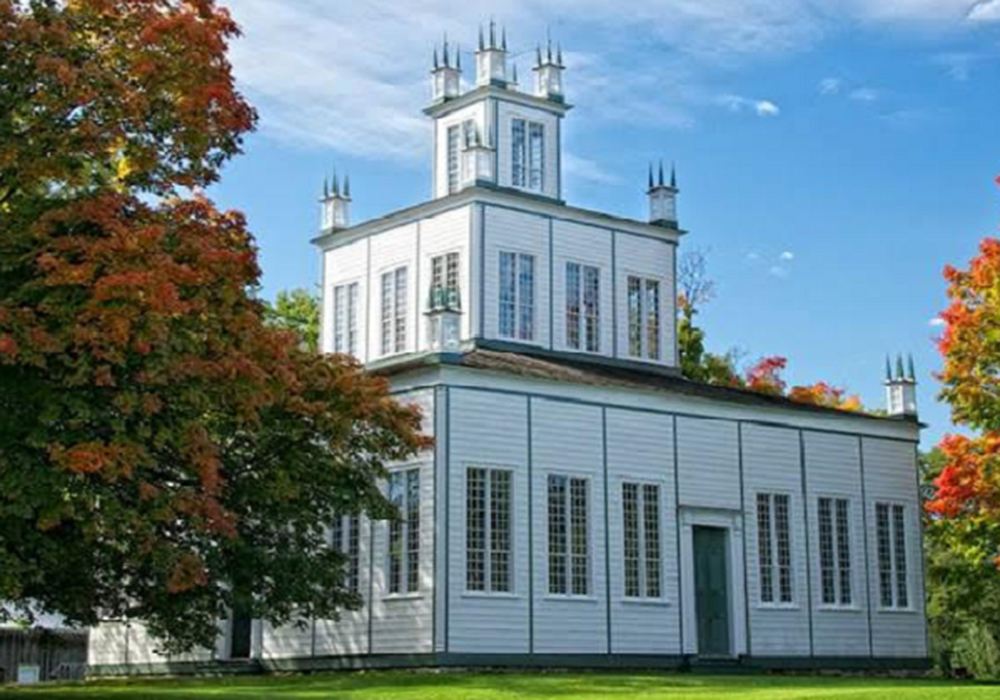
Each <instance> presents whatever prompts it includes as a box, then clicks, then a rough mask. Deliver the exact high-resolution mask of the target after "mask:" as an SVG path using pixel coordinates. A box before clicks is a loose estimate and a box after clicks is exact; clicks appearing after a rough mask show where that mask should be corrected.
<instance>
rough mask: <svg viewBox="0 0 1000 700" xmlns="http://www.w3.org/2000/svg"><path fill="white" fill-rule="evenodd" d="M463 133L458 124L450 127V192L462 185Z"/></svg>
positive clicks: (456, 190)
mask: <svg viewBox="0 0 1000 700" xmlns="http://www.w3.org/2000/svg"><path fill="white" fill-rule="evenodd" d="M461 134H462V131H461V128H460V127H459V126H458V125H457V124H456V125H455V126H449V127H448V194H452V193H454V192H458V190H459V187H460V185H461V163H462V161H461V154H460V152H459V149H460V147H461V139H462V136H461Z"/></svg>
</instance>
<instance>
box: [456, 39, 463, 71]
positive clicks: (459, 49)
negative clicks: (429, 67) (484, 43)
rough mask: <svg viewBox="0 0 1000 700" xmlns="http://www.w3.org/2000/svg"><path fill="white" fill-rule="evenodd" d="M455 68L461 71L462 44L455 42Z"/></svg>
mask: <svg viewBox="0 0 1000 700" xmlns="http://www.w3.org/2000/svg"><path fill="white" fill-rule="evenodd" d="M455 68H456V69H457V70H458V71H459V72H462V45H461V44H455Z"/></svg>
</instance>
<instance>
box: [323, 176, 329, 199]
mask: <svg viewBox="0 0 1000 700" xmlns="http://www.w3.org/2000/svg"><path fill="white" fill-rule="evenodd" d="M323 199H330V178H329V177H327V176H325V175H324V176H323Z"/></svg>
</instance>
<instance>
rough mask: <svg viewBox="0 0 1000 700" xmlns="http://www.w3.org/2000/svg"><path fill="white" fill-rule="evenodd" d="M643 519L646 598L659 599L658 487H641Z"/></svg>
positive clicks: (660, 565) (660, 591)
mask: <svg viewBox="0 0 1000 700" xmlns="http://www.w3.org/2000/svg"><path fill="white" fill-rule="evenodd" d="M642 507H643V513H644V514H645V517H644V519H643V530H642V534H643V537H644V539H645V544H646V546H645V549H644V551H645V554H646V569H645V571H646V597H647V598H659V597H660V595H661V594H662V590H663V586H662V583H661V579H662V577H663V575H662V573H661V572H662V570H663V567H662V564H661V554H660V487H659V486H656V485H655V484H645V485H644V486H643V487H642Z"/></svg>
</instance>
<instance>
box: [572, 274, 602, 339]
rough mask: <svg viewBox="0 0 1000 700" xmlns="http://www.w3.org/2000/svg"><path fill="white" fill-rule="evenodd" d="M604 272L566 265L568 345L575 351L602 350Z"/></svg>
mask: <svg viewBox="0 0 1000 700" xmlns="http://www.w3.org/2000/svg"><path fill="white" fill-rule="evenodd" d="M600 297H601V271H600V269H599V268H597V267H592V266H590V265H580V264H579V263H574V262H569V263H566V344H567V345H568V346H569V347H571V348H573V349H574V350H580V349H581V348H582V349H585V350H586V351H587V352H600V350H601V299H600Z"/></svg>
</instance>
